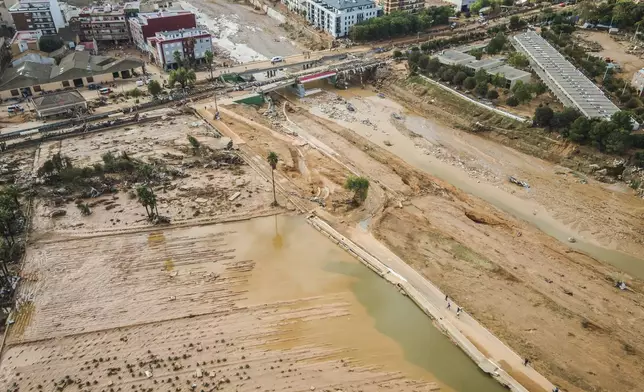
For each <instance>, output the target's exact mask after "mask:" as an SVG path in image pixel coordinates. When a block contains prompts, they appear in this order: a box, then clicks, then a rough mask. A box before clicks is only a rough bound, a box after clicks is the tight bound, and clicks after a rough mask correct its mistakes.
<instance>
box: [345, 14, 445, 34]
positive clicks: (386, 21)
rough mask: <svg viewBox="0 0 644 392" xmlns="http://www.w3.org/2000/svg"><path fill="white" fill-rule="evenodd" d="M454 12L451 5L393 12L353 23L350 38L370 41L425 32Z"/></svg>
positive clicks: (442, 23) (442, 22) (441, 23)
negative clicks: (411, 11)
mask: <svg viewBox="0 0 644 392" xmlns="http://www.w3.org/2000/svg"><path fill="white" fill-rule="evenodd" d="M453 14H454V11H453V9H452V7H450V6H441V7H429V8H426V9H423V10H421V11H419V12H416V13H413V14H412V13H406V12H392V13H390V14H388V15H384V16H381V17H378V18H371V19H367V20H365V21H364V22H360V23H357V24H355V25H353V26H352V27H351V28H350V29H349V38H351V39H352V40H353V41H370V40H377V39H385V38H393V37H402V36H405V35H408V34H415V33H418V32H424V31H426V30H427V29H429V28H430V27H433V26H437V25H445V24H447V23H448V22H449V17H450V16H452V15H453Z"/></svg>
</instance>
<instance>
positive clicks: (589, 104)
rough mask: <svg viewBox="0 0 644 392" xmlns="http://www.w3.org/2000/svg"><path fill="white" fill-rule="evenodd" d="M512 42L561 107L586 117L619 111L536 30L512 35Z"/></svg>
mask: <svg viewBox="0 0 644 392" xmlns="http://www.w3.org/2000/svg"><path fill="white" fill-rule="evenodd" d="M512 43H513V45H514V47H515V48H516V49H517V50H518V51H520V52H522V53H523V54H525V55H526V56H527V57H528V60H530V64H531V65H532V69H533V70H534V71H535V72H536V73H537V75H539V77H540V78H541V79H542V80H543V82H544V83H545V84H546V85H547V86H548V87H549V88H550V90H552V92H553V93H554V94H555V95H556V96H557V97H558V98H559V100H560V101H561V103H563V104H564V106H568V107H574V108H576V109H577V110H579V111H580V112H581V113H582V114H583V115H584V116H586V117H588V118H606V119H607V118H610V116H612V115H613V113H615V112H618V111H619V108H618V107H617V106H616V105H615V104H614V103H612V102H611V101H610V99H608V97H606V95H604V93H603V92H602V91H601V90H600V89H599V87H597V86H596V85H595V83H593V82H592V81H591V80H590V79H588V78H587V77H586V76H585V75H584V74H583V73H581V71H579V70H578V69H577V68H576V67H575V66H574V65H572V64H571V63H570V62H569V61H568V60H566V59H565V58H564V56H563V55H562V54H561V53H559V51H557V50H556V49H555V48H554V47H552V45H550V44H549V43H548V42H547V41H546V40H545V39H543V38H542V37H541V36H540V35H539V34H537V33H536V32H534V31H528V32H526V33H522V34H518V35H515V36H514V37H513V40H512Z"/></svg>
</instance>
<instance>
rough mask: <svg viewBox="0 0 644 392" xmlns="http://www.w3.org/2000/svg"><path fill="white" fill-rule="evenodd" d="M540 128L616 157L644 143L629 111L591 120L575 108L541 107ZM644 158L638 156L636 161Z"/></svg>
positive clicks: (538, 114) (537, 115)
mask: <svg viewBox="0 0 644 392" xmlns="http://www.w3.org/2000/svg"><path fill="white" fill-rule="evenodd" d="M534 122H535V124H536V125H538V126H541V127H545V128H549V129H551V130H553V131H558V132H559V133H561V135H562V136H563V137H565V138H567V139H569V140H571V141H573V142H575V143H579V144H587V145H592V146H594V147H596V148H597V149H598V150H600V151H602V152H607V153H613V154H623V153H624V152H626V151H627V150H628V149H629V148H630V147H632V146H635V145H638V144H639V145H641V144H644V143H643V141H642V140H641V139H638V137H637V136H635V135H632V130H633V126H632V118H631V115H630V114H629V113H628V112H626V111H619V112H617V113H615V114H613V115H612V116H611V118H610V119H609V120H603V119H587V118H586V117H584V116H582V115H581V114H580V113H579V112H577V111H576V110H574V109H571V108H566V109H564V110H563V111H561V112H554V111H553V110H552V109H551V108H549V107H547V106H539V107H538V108H537V109H536V110H535V113H534ZM638 156H640V157H642V156H641V154H640V155H638V154H635V155H634V159H637V157H638Z"/></svg>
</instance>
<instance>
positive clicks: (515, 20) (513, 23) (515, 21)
mask: <svg viewBox="0 0 644 392" xmlns="http://www.w3.org/2000/svg"><path fill="white" fill-rule="evenodd" d="M525 25H526V22H525V21H523V20H521V18H519V17H518V16H516V15H513V16H511V17H510V23H509V24H508V27H509V28H510V30H517V29H521V28H523V27H524V26H525Z"/></svg>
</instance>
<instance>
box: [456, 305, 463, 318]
mask: <svg viewBox="0 0 644 392" xmlns="http://www.w3.org/2000/svg"><path fill="white" fill-rule="evenodd" d="M461 310H462V309H461V308H460V307H457V308H456V317H459V318H460V317H461Z"/></svg>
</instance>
